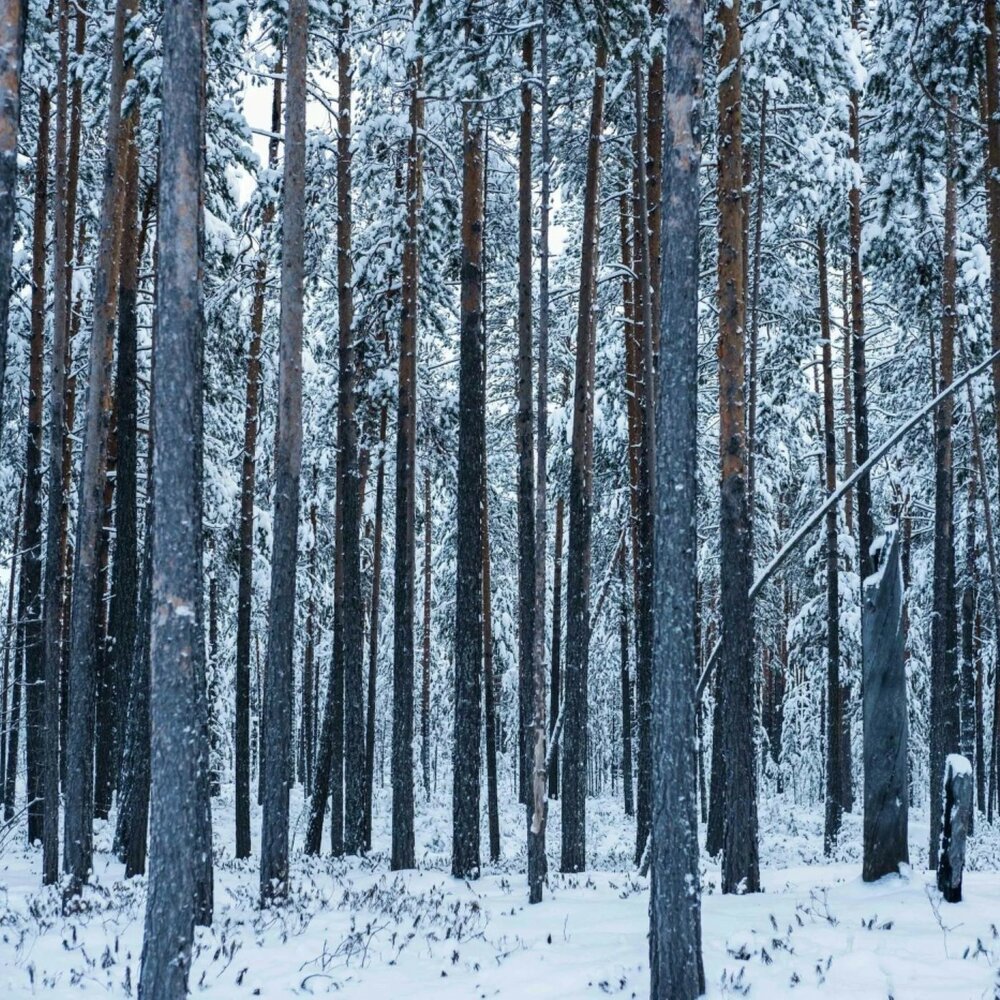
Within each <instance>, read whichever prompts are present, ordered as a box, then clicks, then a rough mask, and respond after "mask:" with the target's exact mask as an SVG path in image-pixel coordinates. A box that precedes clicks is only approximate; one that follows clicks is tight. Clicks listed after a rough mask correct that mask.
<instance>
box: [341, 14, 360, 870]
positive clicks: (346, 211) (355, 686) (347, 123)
mask: <svg viewBox="0 0 1000 1000" xmlns="http://www.w3.org/2000/svg"><path fill="white" fill-rule="evenodd" d="M341 10H342V15H341V18H342V19H341V23H340V27H339V29H338V46H339V51H338V54H337V80H338V94H339V102H340V103H339V107H338V116H337V126H338V128H337V301H338V325H339V338H340V347H339V373H340V374H339V392H338V396H337V411H338V412H337V418H338V419H337V445H338V448H337V463H338V469H337V490H338V492H340V491H342V492H343V503H342V504H341V511H342V514H343V518H342V520H340V521H338V523H337V534H338V536H339V540H340V545H341V550H342V553H343V558H342V560H340V561H339V563H338V565H340V567H341V570H342V572H343V582H342V585H341V587H340V588H339V591H338V592H339V595H340V599H341V602H342V605H341V606H342V614H341V625H342V628H341V630H340V633H339V634H338V635H337V636H336V637H335V641H336V642H337V644H338V646H337V648H338V651H339V654H340V662H341V673H342V675H343V678H344V850H345V851H346V853H348V854H359V853H360V852H361V851H362V850H363V848H364V839H365V837H364V816H365V798H364V789H365V728H364V727H365V715H364V712H365V695H364V673H363V661H364V613H363V612H364V608H363V604H362V601H361V493H360V490H359V489H358V484H359V478H360V477H359V474H358V422H357V415H356V407H357V403H356V398H355V396H356V382H357V374H356V358H355V347H354V338H355V331H354V288H353V281H354V278H353V275H354V258H353V253H352V250H351V236H352V222H351V83H352V75H353V70H352V68H351V50H350V46H349V43H348V37H349V32H350V13H349V11H348V8H347V5H346V4H342V5H341Z"/></svg>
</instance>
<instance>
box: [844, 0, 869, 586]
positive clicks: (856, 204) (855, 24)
mask: <svg viewBox="0 0 1000 1000" xmlns="http://www.w3.org/2000/svg"><path fill="white" fill-rule="evenodd" d="M861 14H862V0H852V3H851V27H852V28H854V30H855V31H857V30H859V28H860V22H861ZM848 117H849V129H850V135H851V159H852V160H853V161H854V164H855V171H856V173H857V175H858V177H860V176H861V94H860V92H859V91H858V90H851V98H850V109H849V116H848ZM848 206H849V213H850V247H851V251H850V257H851V354H852V358H851V361H852V375H853V377H854V457H855V462H856V464H857V465H859V466H861V465H864V463H865V462H867V461H868V454H869V447H868V392H867V386H866V382H865V379H866V372H867V361H866V355H865V297H864V280H865V279H864V272H863V270H862V266H861V227H862V220H861V186H860V180H859V182H858V183H857V184H856V185H853V186H852V187H851V189H850V191H849V193H848ZM857 499H858V549H859V557H860V567H859V568H860V570H861V579H862V581H864V580H867V579H868V577H869V576H871V575H872V573H874V572H875V561H874V558H873V556H872V553H871V547H872V542H873V541H874V540H875V523H874V521H873V519H872V486H871V476H870V475H868V473H865V475H863V476H862V477H861V478H860V479H859V480H858V485H857Z"/></svg>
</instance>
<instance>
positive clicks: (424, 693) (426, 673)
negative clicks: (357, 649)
mask: <svg viewBox="0 0 1000 1000" xmlns="http://www.w3.org/2000/svg"><path fill="white" fill-rule="evenodd" d="M483 557H484V564H483V572H484V574H485V573H487V572H488V570H487V569H486V564H485V559H486V558H488V555H487V554H486V552H485V551H484V555H483ZM423 612H424V622H423V630H422V632H423V634H422V636H421V639H422V640H423V642H422V647H421V655H420V770H421V772H422V775H423V780H424V797H425V798H427V799H429V798H430V797H431V477H430V473H429V472H427V471H426V470H425V471H424V606H423ZM487 725H489V723H487ZM488 743H489V737H488V736H487V744H488Z"/></svg>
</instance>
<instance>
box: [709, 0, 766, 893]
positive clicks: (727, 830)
mask: <svg viewBox="0 0 1000 1000" xmlns="http://www.w3.org/2000/svg"><path fill="white" fill-rule="evenodd" d="M719 21H720V24H721V27H722V33H723V38H722V49H721V53H720V56H719V67H720V74H721V77H722V82H721V83H720V85H719V109H718V110H719V149H720V155H719V178H718V201H719V275H718V277H719V287H718V302H719V417H720V420H719V444H720V451H721V459H722V462H721V465H722V489H721V500H722V506H721V511H720V516H719V527H720V536H721V539H720V540H721V544H720V549H719V559H720V565H722V566H724V567H726V572H724V573H723V574H722V576H721V581H720V612H721V627H722V655H721V659H720V673H719V704H720V708H719V711H720V717H721V719H723V720H724V725H723V726H722V727H721V730H720V729H717V730H716V739H717V740H719V741H720V742H721V744H722V746H721V755H722V761H723V766H724V777H723V781H724V783H725V792H724V796H725V801H724V822H723V851H722V891H723V892H758V891H759V890H760V865H759V859H758V845H757V787H756V785H757V780H756V768H755V754H754V720H755V716H756V713H755V691H754V687H755V685H754V676H753V624H752V602H751V600H750V584H751V576H752V573H753V567H752V565H751V553H750V523H749V517H748V510H747V495H746V428H745V422H744V416H745V413H744V400H743V388H744V381H745V376H744V349H745V343H744V325H745V320H744V317H745V308H744V305H745V304H744V295H743V291H744V274H743V202H742V189H743V142H742V131H743V127H742V112H741V107H740V103H741V96H740V89H741V80H740V77H741V49H742V33H741V29H740V3H739V0H734V2H733V3H732V5H730V6H724V7H722V8H720V10H719Z"/></svg>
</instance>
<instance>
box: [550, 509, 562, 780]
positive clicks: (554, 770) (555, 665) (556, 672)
mask: <svg viewBox="0 0 1000 1000" xmlns="http://www.w3.org/2000/svg"><path fill="white" fill-rule="evenodd" d="M564 519H565V501H564V500H563V498H562V497H558V498H557V499H556V527H555V542H554V545H555V549H554V551H553V554H552V670H551V678H550V688H551V693H550V696H549V741H550V742H551V744H552V748H551V750H550V751H549V756H550V757H551V758H552V759H551V762H550V764H549V768H548V772H549V798H550V799H558V798H559V747H558V745H557V744H556V742H555V729H556V723H557V722H558V721H559V713H560V711H561V707H562V671H561V667H562V607H563V600H562V595H563V579H562V578H563V521H564Z"/></svg>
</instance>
